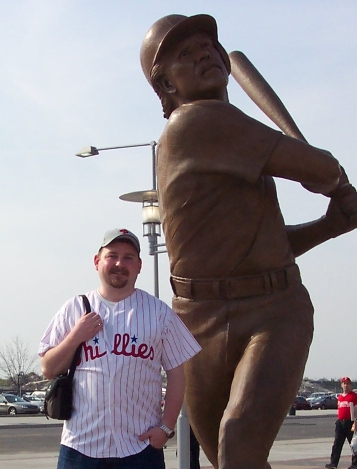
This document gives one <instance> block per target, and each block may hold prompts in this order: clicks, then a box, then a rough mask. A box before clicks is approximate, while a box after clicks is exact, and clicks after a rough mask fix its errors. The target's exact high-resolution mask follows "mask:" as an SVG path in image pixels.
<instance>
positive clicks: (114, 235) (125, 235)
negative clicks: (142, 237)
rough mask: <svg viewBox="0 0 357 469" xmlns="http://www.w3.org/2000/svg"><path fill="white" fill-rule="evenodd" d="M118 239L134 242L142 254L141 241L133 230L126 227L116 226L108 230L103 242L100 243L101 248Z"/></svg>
mask: <svg viewBox="0 0 357 469" xmlns="http://www.w3.org/2000/svg"><path fill="white" fill-rule="evenodd" d="M116 239H126V240H128V241H129V242H131V243H132V244H133V246H134V247H135V249H136V250H137V251H138V254H140V243H139V240H138V238H137V236H135V235H134V233H132V232H131V231H129V230H127V229H125V228H114V229H113V230H109V231H107V232H106V233H105V235H104V239H103V242H102V244H101V245H100V248H104V247H105V246H108V244H110V243H111V242H113V241H114V240H116ZM100 248H99V249H100Z"/></svg>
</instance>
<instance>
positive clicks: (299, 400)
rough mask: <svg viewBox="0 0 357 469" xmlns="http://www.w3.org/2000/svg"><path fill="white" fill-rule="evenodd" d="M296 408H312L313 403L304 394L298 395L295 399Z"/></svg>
mask: <svg viewBox="0 0 357 469" xmlns="http://www.w3.org/2000/svg"><path fill="white" fill-rule="evenodd" d="M294 407H295V409H296V410H311V404H310V402H309V401H307V400H306V399H305V397H303V396H296V397H295V400H294Z"/></svg>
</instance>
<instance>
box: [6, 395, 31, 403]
mask: <svg viewBox="0 0 357 469" xmlns="http://www.w3.org/2000/svg"><path fill="white" fill-rule="evenodd" d="M5 398H6V400H7V401H8V402H26V401H25V399H22V397H19V396H10V395H9V396H5Z"/></svg>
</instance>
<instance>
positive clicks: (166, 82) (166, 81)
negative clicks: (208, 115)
mask: <svg viewBox="0 0 357 469" xmlns="http://www.w3.org/2000/svg"><path fill="white" fill-rule="evenodd" d="M161 63H162V67H163V72H164V76H163V77H162V79H161V86H162V88H163V89H164V91H166V92H167V93H171V94H172V96H173V97H174V98H176V99H178V100H179V101H181V102H191V101H194V100H197V99H223V97H224V95H225V92H226V86H227V83H228V73H227V70H226V67H225V65H224V62H223V60H222V57H221V55H220V53H219V52H218V50H217V49H216V48H215V47H214V45H213V42H212V40H211V38H210V37H209V36H208V35H206V34H204V33H197V34H194V35H192V36H190V37H188V38H185V39H183V40H181V41H180V42H178V43H177V45H175V46H174V47H173V48H171V49H170V50H169V52H167V53H166V54H165V55H164V57H163V59H162V60H161Z"/></svg>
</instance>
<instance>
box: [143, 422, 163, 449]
mask: <svg viewBox="0 0 357 469" xmlns="http://www.w3.org/2000/svg"><path fill="white" fill-rule="evenodd" d="M139 440H140V441H145V440H149V441H150V445H151V446H153V447H154V448H156V449H161V448H163V447H164V446H165V444H166V442H167V440H168V438H167V435H166V433H165V432H164V430H162V429H161V428H160V427H152V428H149V430H148V431H147V432H145V433H143V434H142V435H140V437H139Z"/></svg>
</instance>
